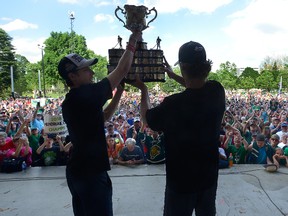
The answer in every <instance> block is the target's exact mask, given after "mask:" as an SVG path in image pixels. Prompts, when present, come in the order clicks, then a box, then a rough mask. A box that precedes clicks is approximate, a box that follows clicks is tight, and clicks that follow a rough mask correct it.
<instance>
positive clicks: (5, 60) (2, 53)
mask: <svg viewBox="0 0 288 216" xmlns="http://www.w3.org/2000/svg"><path fill="white" fill-rule="evenodd" d="M11 41H12V37H10V36H9V35H8V34H7V33H6V32H5V31H4V30H3V29H1V28H0V96H3V95H4V94H5V91H7V86H9V85H10V83H11V76H10V74H11V73H10V71H11V70H10V68H11V66H13V70H14V71H16V69H17V68H16V61H15V56H14V47H13V46H12V44H11ZM15 78H17V76H16V74H15Z"/></svg>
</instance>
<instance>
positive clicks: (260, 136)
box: [256, 134, 265, 141]
mask: <svg viewBox="0 0 288 216" xmlns="http://www.w3.org/2000/svg"><path fill="white" fill-rule="evenodd" d="M256 140H257V141H265V136H264V135H263V134H258V135H257V137H256Z"/></svg>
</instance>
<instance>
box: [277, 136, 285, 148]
mask: <svg viewBox="0 0 288 216" xmlns="http://www.w3.org/2000/svg"><path fill="white" fill-rule="evenodd" d="M277 146H278V147H280V148H282V149H284V148H286V146H288V135H287V134H283V135H282V138H281V139H280V142H279V143H278V145H277Z"/></svg>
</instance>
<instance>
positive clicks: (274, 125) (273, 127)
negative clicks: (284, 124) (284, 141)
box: [269, 117, 281, 134]
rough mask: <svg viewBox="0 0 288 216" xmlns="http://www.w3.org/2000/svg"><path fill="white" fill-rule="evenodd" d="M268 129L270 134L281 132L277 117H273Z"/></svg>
mask: <svg viewBox="0 0 288 216" xmlns="http://www.w3.org/2000/svg"><path fill="white" fill-rule="evenodd" d="M269 127H270V129H271V134H276V133H277V132H278V131H280V130H281V122H280V119H279V118H278V117H273V118H272V122H271V124H270V126H269Z"/></svg>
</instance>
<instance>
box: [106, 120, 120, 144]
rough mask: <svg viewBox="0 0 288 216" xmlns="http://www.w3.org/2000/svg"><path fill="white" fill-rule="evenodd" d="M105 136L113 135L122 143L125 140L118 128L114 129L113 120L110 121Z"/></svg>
mask: <svg viewBox="0 0 288 216" xmlns="http://www.w3.org/2000/svg"><path fill="white" fill-rule="evenodd" d="M105 137H113V138H115V139H116V138H117V139H119V142H120V143H124V140H123V137H122V136H121V134H120V133H119V132H118V131H117V130H114V123H112V122H109V123H108V124H107V132H106V134H105Z"/></svg>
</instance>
